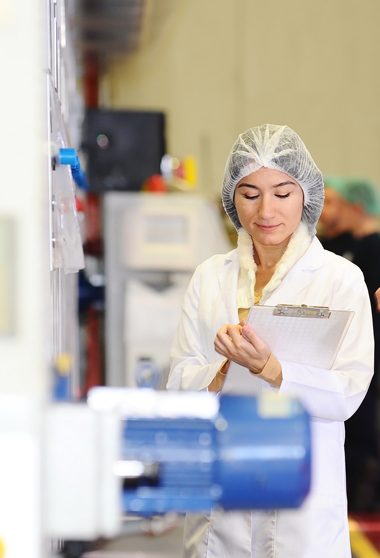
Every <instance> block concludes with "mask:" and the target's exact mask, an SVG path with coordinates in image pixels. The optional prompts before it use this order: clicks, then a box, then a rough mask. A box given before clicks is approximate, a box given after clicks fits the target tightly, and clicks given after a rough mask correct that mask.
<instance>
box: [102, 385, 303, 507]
mask: <svg viewBox="0 0 380 558" xmlns="http://www.w3.org/2000/svg"><path fill="white" fill-rule="evenodd" d="M99 390H100V392H101V393H98V392H99ZM92 392H93V393H92V394H91V397H92V399H93V401H95V402H96V398H97V397H99V396H100V395H101V396H102V397H103V408H104V400H107V401H108V404H107V406H108V407H109V408H111V409H114V410H117V411H118V412H119V413H120V415H121V416H122V419H123V440H122V449H121V459H120V463H118V474H119V475H120V476H121V477H122V479H123V508H124V511H125V512H132V513H138V514H144V515H145V514H148V515H149V514H155V513H164V512H168V511H176V512H191V511H193V512H207V511H209V510H210V509H211V508H213V507H219V508H222V509H225V510H234V509H235V510H238V509H240V510H243V509H268V508H294V507H298V506H300V504H301V503H302V502H303V500H304V498H305V496H306V495H307V493H308V491H309V487H310V421H309V416H308V414H307V412H306V411H305V410H304V409H303V407H302V406H301V405H300V403H299V402H298V401H297V400H296V399H293V398H289V397H285V396H281V395H279V394H278V393H276V392H273V391H271V390H268V391H265V392H263V393H262V394H261V395H259V396H257V397H247V396H234V395H225V396H221V397H220V398H218V397H216V396H215V395H214V394H211V393H196V392H180V393H178V392H159V391H153V390H148V389H138V390H130V389H122V388H115V389H113V388H103V389H102V388H97V389H95V390H92ZM93 406H94V405H93ZM95 407H96V405H95Z"/></svg>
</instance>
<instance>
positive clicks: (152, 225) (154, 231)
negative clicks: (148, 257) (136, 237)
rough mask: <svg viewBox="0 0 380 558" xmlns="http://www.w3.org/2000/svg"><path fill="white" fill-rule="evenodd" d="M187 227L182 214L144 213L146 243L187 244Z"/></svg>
mask: <svg viewBox="0 0 380 558" xmlns="http://www.w3.org/2000/svg"><path fill="white" fill-rule="evenodd" d="M188 228H189V227H188V221H187V219H186V217H184V216H183V215H157V214H155V215H145V216H144V241H145V242H146V243H148V244H187V243H188V236H189V230H188Z"/></svg>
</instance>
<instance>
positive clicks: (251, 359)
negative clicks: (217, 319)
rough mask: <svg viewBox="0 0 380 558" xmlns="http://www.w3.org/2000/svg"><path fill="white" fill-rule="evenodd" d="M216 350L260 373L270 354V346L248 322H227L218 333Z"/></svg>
mask: <svg viewBox="0 0 380 558" xmlns="http://www.w3.org/2000/svg"><path fill="white" fill-rule="evenodd" d="M214 346H215V350H216V351H217V352H218V353H219V354H221V355H223V356H225V357H226V358H228V359H229V360H232V361H234V362H237V363H238V364H240V365H241V366H244V367H246V368H248V369H249V370H251V371H252V372H254V373H255V374H259V373H260V372H261V371H262V369H263V368H264V366H265V364H266V362H267V360H268V358H269V356H270V354H271V351H270V348H269V347H268V345H267V344H266V343H264V341H263V340H262V339H261V338H260V337H259V336H258V335H257V334H256V333H255V331H254V330H253V329H252V327H251V326H249V325H247V324H244V325H243V324H237V325H233V324H225V325H224V326H222V327H221V328H220V329H219V331H218V332H217V334H216V337H215V341H214Z"/></svg>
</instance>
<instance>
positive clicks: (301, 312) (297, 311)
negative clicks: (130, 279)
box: [273, 304, 331, 319]
mask: <svg viewBox="0 0 380 558" xmlns="http://www.w3.org/2000/svg"><path fill="white" fill-rule="evenodd" d="M330 314H331V312H330V309H329V307H328V306H307V305H306V304H301V305H299V306H298V305H296V304H277V306H275V308H274V309H273V315H274V316H287V317H289V318H322V319H326V318H329V317H330Z"/></svg>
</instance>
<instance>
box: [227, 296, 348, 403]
mask: <svg viewBox="0 0 380 558" xmlns="http://www.w3.org/2000/svg"><path fill="white" fill-rule="evenodd" d="M353 316H354V312H353V311H351V310H330V309H329V308H328V307H325V306H306V305H304V304H302V305H300V306H298V305H293V304H278V305H277V306H252V308H251V309H250V311H249V314H248V319H247V323H249V324H250V325H251V326H252V328H253V329H254V330H255V332H256V333H257V334H258V335H259V336H260V337H261V338H262V339H263V341H265V342H266V343H267V344H268V345H269V347H270V348H271V351H272V352H273V354H275V355H276V357H277V358H278V359H279V360H286V361H289V362H296V363H298V364H307V365H309V366H315V367H317V368H324V369H331V367H332V365H333V364H334V360H335V357H336V355H337V352H338V350H339V347H340V346H341V344H342V342H343V339H344V337H345V335H346V333H347V330H348V328H349V326H350V323H351V321H352V318H353ZM239 377H241V378H240V380H239V379H238V378H239ZM249 377H250V379H255V380H256V382H255V383H257V382H259V381H260V380H259V378H255V377H254V376H253V375H252V374H250V375H249ZM243 378H245V380H244V383H247V380H248V375H247V371H246V369H245V368H244V367H242V366H240V365H238V364H235V363H231V366H230V370H229V373H228V375H227V378H226V381H225V384H224V387H223V390H222V391H223V392H232V391H236V389H235V388H236V384H237V383H239V384H240V383H241V381H242V380H243ZM260 383H261V382H260ZM246 387H247V388H249V386H246ZM257 387H258V386H257V385H256V386H253V385H252V389H253V390H254V391H256V389H257ZM249 391H250V390H249V389H248V390H247V392H249Z"/></svg>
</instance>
